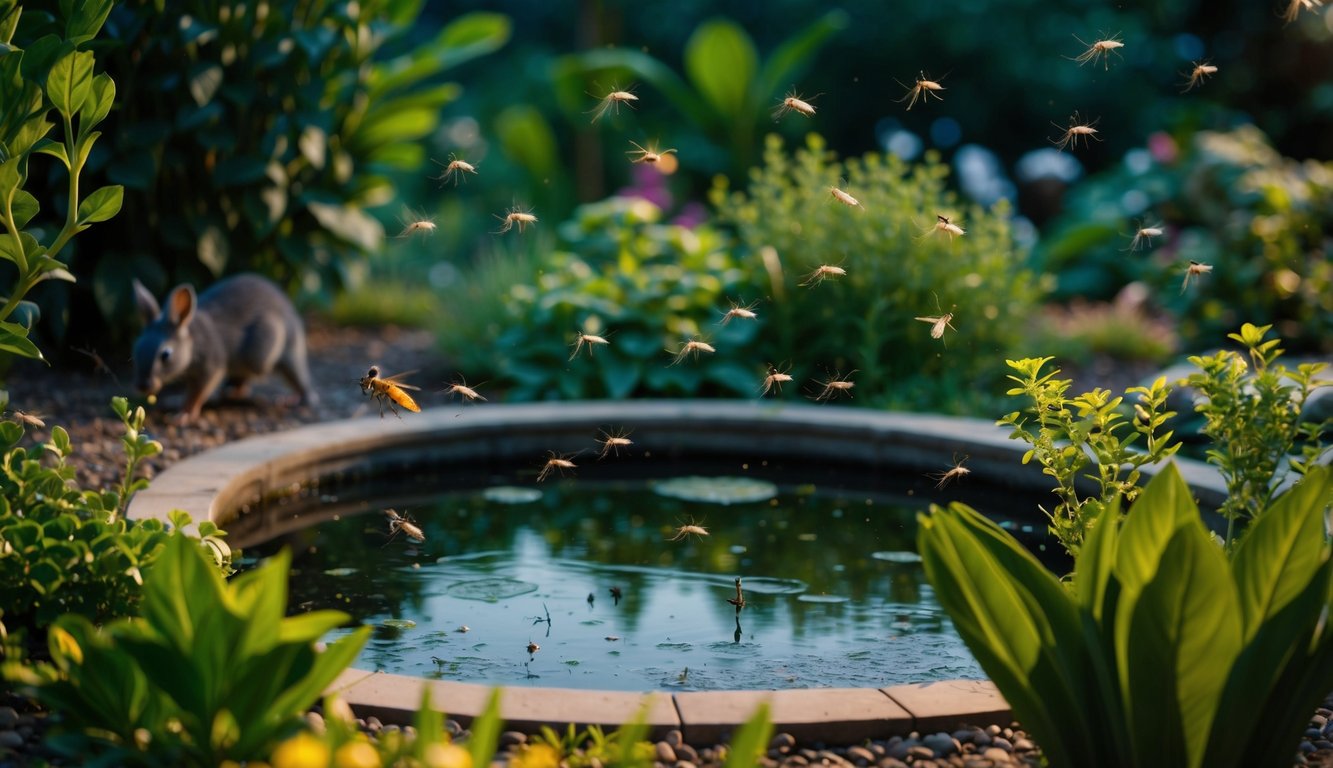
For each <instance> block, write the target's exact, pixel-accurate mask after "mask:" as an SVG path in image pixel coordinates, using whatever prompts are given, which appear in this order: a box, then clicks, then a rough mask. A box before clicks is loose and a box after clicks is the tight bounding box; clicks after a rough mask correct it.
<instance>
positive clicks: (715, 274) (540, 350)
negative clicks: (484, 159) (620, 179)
mask: <svg viewBox="0 0 1333 768" xmlns="http://www.w3.org/2000/svg"><path fill="white" fill-rule="evenodd" d="M661 216H662V212H661V210H660V209H659V208H658V207H657V206H655V205H653V204H652V203H649V202H647V201H645V200H639V199H631V198H611V199H609V200H605V201H603V202H600V203H593V204H589V205H585V206H583V207H581V208H580V209H579V210H578V211H577V213H576V214H575V217H574V219H573V220H572V221H570V222H567V223H565V224H564V225H562V226H561V227H560V238H561V243H560V247H559V248H557V249H553V250H547V249H543V250H542V251H541V252H540V253H538V254H537V255H536V256H535V257H533V256H522V255H520V256H517V257H509V258H503V257H501V258H498V259H496V260H493V261H491V262H483V263H482V264H481V266H480V271H481V273H480V274H474V275H472V276H468V277H465V278H464V279H461V280H459V281H458V283H457V284H456V287H455V288H454V289H453V291H454V292H453V295H451V294H448V293H446V295H445V297H444V304H445V305H446V306H450V307H452V308H453V309H454V314H455V315H457V316H458V317H459V319H460V321H461V322H462V324H450V325H446V326H445V327H444V328H442V329H441V343H442V345H443V346H444V349H445V351H446V352H447V353H448V354H451V355H453V356H454V357H455V358H456V360H457V363H458V365H459V367H460V368H462V369H463V370H465V371H468V375H469V378H471V379H472V380H474V381H475V380H477V379H481V378H486V377H491V378H492V379H493V380H494V382H495V383H497V384H499V385H500V386H506V387H510V388H511V389H510V392H509V397H510V398H511V399H514V400H546V399H557V398H570V399H573V398H592V397H610V398H624V397H629V396H631V395H669V396H679V395H707V394H717V393H727V394H753V393H755V392H756V391H757V389H756V388H757V386H758V384H759V382H760V381H761V380H762V378H763V372H762V371H763V368H762V363H763V360H762V359H760V358H755V357H754V356H753V355H751V354H749V353H748V352H745V353H743V356H738V353H737V348H739V347H743V346H744V345H746V344H747V343H748V342H749V341H750V340H752V339H753V338H754V335H755V333H756V330H757V328H756V326H755V325H754V324H746V323H745V322H740V321H737V322H731V323H728V324H727V325H725V326H723V325H719V322H718V321H719V320H721V318H722V313H723V311H725V310H726V308H727V299H728V297H734V296H738V295H739V291H740V290H741V288H740V286H741V284H742V283H743V282H744V280H745V277H746V275H745V273H744V271H743V270H742V269H741V266H740V264H738V263H737V261H736V260H735V258H734V257H733V256H732V255H731V254H730V253H729V252H728V251H727V250H726V249H725V241H724V240H723V238H722V236H721V235H720V234H719V233H717V232H716V231H715V230H713V229H711V228H710V227H707V226H699V227H696V228H694V229H689V228H686V227H684V226H680V225H675V224H664V223H661ZM477 286H486V289H485V290H482V291H477V290H476V287H477ZM455 297H457V298H455ZM479 303H484V305H485V306H483V307H481V308H479V309H477V310H469V308H470V307H476V306H478V304H479ZM464 318H466V319H464ZM584 333H586V334H592V335H598V336H602V337H604V338H606V339H607V341H608V343H607V344H605V345H601V344H599V345H596V346H595V347H594V346H591V345H585V346H584V347H583V348H581V349H578V350H576V349H575V345H576V343H577V337H578V336H579V335H580V334H584ZM691 338H704V339H706V340H708V341H709V342H710V343H711V344H712V345H713V346H714V347H715V348H716V349H717V353H716V354H712V355H708V354H704V355H702V356H701V357H700V358H699V359H698V360H693V359H691V360H687V361H682V363H681V364H679V365H670V363H671V362H672V357H671V354H670V353H671V352H674V351H676V350H678V349H679V348H680V347H682V346H683V345H684V344H685V343H686V341H687V340H688V339H691ZM574 352H576V354H571V353H574Z"/></svg>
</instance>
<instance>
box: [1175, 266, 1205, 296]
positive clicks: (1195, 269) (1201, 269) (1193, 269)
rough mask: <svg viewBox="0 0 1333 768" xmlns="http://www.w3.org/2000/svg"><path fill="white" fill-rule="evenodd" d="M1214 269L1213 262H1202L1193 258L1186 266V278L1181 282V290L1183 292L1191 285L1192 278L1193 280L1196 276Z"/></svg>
mask: <svg viewBox="0 0 1333 768" xmlns="http://www.w3.org/2000/svg"><path fill="white" fill-rule="evenodd" d="M1212 271H1213V265H1212V264H1200V263H1199V262H1197V261H1194V260H1193V259H1191V260H1190V265H1189V266H1188V267H1186V268H1185V280H1184V282H1182V283H1181V284H1180V292H1181V293H1182V294H1183V293H1184V292H1185V290H1186V289H1187V288H1189V287H1190V280H1193V279H1194V278H1196V277H1202V276H1204V275H1206V274H1208V273H1209V272H1212Z"/></svg>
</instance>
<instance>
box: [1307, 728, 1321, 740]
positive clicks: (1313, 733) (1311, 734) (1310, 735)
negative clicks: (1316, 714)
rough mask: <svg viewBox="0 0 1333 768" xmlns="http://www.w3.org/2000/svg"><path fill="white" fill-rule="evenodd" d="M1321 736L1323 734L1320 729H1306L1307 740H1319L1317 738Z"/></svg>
mask: <svg viewBox="0 0 1333 768" xmlns="http://www.w3.org/2000/svg"><path fill="white" fill-rule="evenodd" d="M1320 735H1321V732H1320V730H1319V729H1318V728H1306V729H1305V738H1307V739H1317V738H1319V737H1320Z"/></svg>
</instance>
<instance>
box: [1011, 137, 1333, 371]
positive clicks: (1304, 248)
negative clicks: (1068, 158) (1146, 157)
mask: <svg viewBox="0 0 1333 768" xmlns="http://www.w3.org/2000/svg"><path fill="white" fill-rule="evenodd" d="M1162 139H1164V140H1167V141H1169V139H1165V137H1162ZM1183 141H1185V142H1186V144H1185V146H1184V147H1183V149H1182V151H1181V155H1180V157H1179V158H1177V159H1173V160H1171V161H1166V162H1162V161H1147V165H1146V166H1144V167H1142V168H1140V167H1137V166H1135V165H1134V164H1131V163H1124V164H1121V165H1117V166H1115V167H1114V168H1113V169H1111V170H1108V171H1105V172H1103V173H1101V174H1098V175H1096V176H1093V177H1091V178H1089V179H1087V180H1085V181H1083V182H1081V183H1080V184H1078V185H1077V186H1075V187H1074V188H1073V189H1071V190H1070V193H1069V195H1068V196H1067V198H1066V202H1065V208H1066V213H1065V214H1064V215H1063V216H1062V217H1061V218H1060V219H1058V220H1057V221H1056V222H1055V223H1054V224H1053V225H1052V226H1051V227H1050V228H1049V230H1050V231H1049V234H1048V235H1047V236H1046V237H1044V238H1042V242H1041V245H1040V246H1039V247H1038V250H1037V254H1036V256H1037V258H1038V261H1039V262H1040V263H1042V264H1043V267H1044V268H1045V269H1046V270H1047V271H1049V272H1051V273H1054V274H1057V275H1058V277H1059V280H1058V290H1057V295H1059V296H1072V295H1083V296H1090V297H1102V298H1109V296H1110V295H1111V294H1112V293H1114V292H1115V291H1117V290H1119V288H1120V287H1121V286H1123V285H1125V284H1127V283H1129V282H1131V281H1135V280H1139V281H1143V282H1145V283H1147V284H1148V285H1150V286H1152V287H1153V289H1154V295H1155V296H1156V297H1157V300H1158V301H1159V302H1160V303H1161V304H1163V305H1164V306H1165V307H1166V308H1167V309H1168V310H1169V311H1170V312H1171V313H1172V314H1173V315H1175V316H1176V317H1177V318H1178V319H1179V326H1180V334H1181V336H1182V338H1183V339H1184V340H1185V343H1186V345H1187V346H1189V347H1192V348H1196V349H1197V348H1198V347H1200V346H1206V345H1207V344H1208V343H1209V341H1208V340H1210V339H1214V338H1217V337H1218V336H1220V335H1221V334H1222V333H1223V332H1224V331H1226V330H1227V329H1230V328H1235V327H1236V326H1237V325H1238V324H1239V323H1240V318H1248V319H1251V320H1253V321H1254V322H1257V323H1265V324H1272V325H1275V326H1276V327H1277V329H1278V332H1279V333H1280V334H1281V335H1282V336H1283V338H1285V339H1287V340H1288V344H1289V345H1290V346H1291V347H1293V348H1295V349H1298V350H1322V351H1325V352H1327V351H1329V350H1330V349H1333V346H1330V345H1331V344H1333V342H1331V341H1330V340H1331V339H1333V254H1330V251H1329V242H1330V240H1329V232H1330V231H1333V163H1331V162H1323V163H1321V162H1318V161H1314V160H1305V161H1297V160H1294V159H1291V158H1285V157H1282V156H1281V155H1280V154H1278V152H1277V151H1276V150H1274V149H1273V147H1272V146H1271V145H1270V144H1269V142H1268V139H1267V137H1265V136H1264V135H1263V134H1262V133H1261V132H1260V131H1259V130H1258V129H1257V128H1255V127H1254V126H1248V125H1247V126H1242V127H1240V128H1236V129H1234V130H1232V131H1229V132H1226V133H1217V132H1212V131H1200V132H1198V133H1195V134H1191V135H1189V136H1188V137H1184V138H1183ZM1125 190H1135V192H1136V194H1134V195H1127V194H1125ZM1136 217H1137V218H1136ZM1137 221H1141V222H1143V224H1144V225H1152V224H1157V223H1159V222H1160V223H1162V224H1163V225H1164V226H1163V228H1164V230H1165V233H1164V237H1163V238H1157V239H1155V242H1154V244H1153V246H1151V248H1150V249H1146V248H1145V249H1143V250H1140V251H1136V252H1129V253H1127V252H1126V250H1127V248H1128V247H1129V245H1130V237H1129V235H1131V234H1133V232H1134V231H1135V229H1136V227H1137V226H1138V224H1137V223H1135V222H1137ZM1191 260H1193V261H1197V262H1200V263H1203V264H1209V265H1212V267H1213V270H1212V272H1211V273H1209V274H1207V275H1204V276H1202V277H1201V278H1200V279H1199V281H1198V282H1197V283H1195V284H1192V285H1191V286H1190V288H1189V290H1187V291H1183V292H1182V291H1181V283H1182V280H1183V278H1184V273H1185V267H1186V266H1187V265H1188V263H1189V262H1190V261H1191Z"/></svg>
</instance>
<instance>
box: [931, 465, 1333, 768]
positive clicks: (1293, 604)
mask: <svg viewBox="0 0 1333 768" xmlns="http://www.w3.org/2000/svg"><path fill="white" fill-rule="evenodd" d="M1330 503H1333V472H1331V471H1330V469H1329V468H1328V467H1316V468H1312V469H1311V470H1310V471H1309V472H1308V473H1307V474H1306V476H1305V477H1304V479H1303V480H1302V481H1301V482H1299V483H1298V484H1297V485H1295V486H1294V487H1293V488H1291V489H1290V490H1288V491H1287V492H1285V493H1283V494H1281V495H1280V496H1279V497H1278V498H1277V499H1276V500H1275V502H1274V503H1273V505H1272V507H1271V508H1270V509H1269V511H1268V512H1267V513H1266V514H1265V515H1263V516H1261V517H1259V518H1257V519H1255V520H1254V522H1253V524H1252V525H1251V526H1250V527H1249V529H1248V531H1247V532H1246V535H1245V536H1244V538H1243V539H1242V540H1241V541H1240V543H1239V545H1238V546H1237V547H1235V549H1234V550H1233V551H1232V552H1231V553H1230V556H1229V557H1228V554H1227V553H1226V552H1225V551H1224V550H1223V549H1222V548H1221V547H1220V546H1219V545H1218V544H1217V543H1216V542H1215V541H1214V539H1213V538H1212V537H1211V535H1210V534H1209V532H1208V530H1207V529H1206V528H1205V527H1204V525H1203V523H1202V521H1201V520H1200V517H1199V512H1198V509H1197V508H1196V507H1195V505H1194V502H1193V500H1192V498H1191V495H1190V489H1189V487H1188V486H1186V485H1185V482H1184V481H1183V480H1182V479H1181V477H1180V474H1179V472H1178V471H1177V470H1176V469H1175V467H1174V465H1168V466H1167V468H1166V469H1165V470H1164V471H1163V472H1162V473H1161V474H1159V475H1157V476H1156V477H1154V478H1153V479H1152V481H1151V482H1149V483H1148V486H1147V487H1146V488H1145V489H1144V490H1143V493H1142V494H1141V495H1140V496H1139V498H1138V500H1137V501H1136V502H1135V503H1134V506H1133V508H1132V509H1131V510H1130V512H1129V513H1128V514H1127V515H1122V514H1121V512H1120V505H1119V502H1118V501H1114V500H1113V501H1112V502H1111V503H1110V504H1109V505H1107V506H1106V507H1105V508H1104V509H1102V511H1101V512H1100V513H1099V518H1098V520H1097V522H1096V524H1095V525H1093V526H1091V527H1090V530H1089V533H1088V538H1087V541H1086V543H1085V545H1084V546H1083V547H1082V548H1081V549H1080V550H1079V554H1078V556H1077V558H1076V563H1075V567H1074V573H1073V577H1072V582H1073V583H1072V586H1071V585H1065V584H1062V583H1061V582H1060V580H1059V579H1057V578H1056V577H1055V576H1054V575H1053V574H1051V573H1050V572H1049V571H1047V570H1046V569H1045V568H1044V567H1043V566H1042V564H1041V563H1040V562H1038V561H1037V560H1036V559H1035V558H1034V557H1033V556H1032V555H1031V554H1030V553H1029V552H1027V551H1026V550H1025V549H1024V548H1023V547H1022V546H1021V545H1020V544H1019V543H1018V542H1017V541H1016V540H1014V538H1013V537H1012V536H1011V535H1010V534H1009V533H1007V532H1005V531H1004V530H1003V529H1001V528H1000V527H999V526H998V525H996V524H995V523H994V522H992V521H990V520H989V519H987V518H985V517H983V516H982V515H980V514H978V513H977V512H975V511H974V510H972V509H970V508H968V507H966V506H964V505H961V504H954V505H951V506H950V507H949V508H948V509H939V508H935V509H933V510H932V512H931V514H930V515H923V516H922V517H921V529H920V533H919V549H920V552H921V556H922V559H923V563H924V566H925V570H926V574H927V577H928V578H929V579H930V582H931V584H932V585H933V586H934V588H935V591H936V594H938V595H939V597H940V602H941V603H942V604H943V605H944V607H945V609H946V610H947V611H948V613H949V616H950V618H951V619H952V620H953V622H954V625H955V626H956V627H957V628H958V631H959V634H960V635H962V637H963V639H964V640H965V641H966V642H967V645H968V647H969V648H970V649H971V650H972V652H973V654H974V655H975V656H976V657H977V660H978V662H979V663H980V664H981V667H982V669H984V670H985V671H986V674H987V675H988V676H989V677H990V678H991V679H992V680H993V681H994V682H995V684H996V685H997V686H998V687H999V689H1000V693H1001V694H1003V695H1004V697H1005V699H1006V700H1007V701H1008V702H1009V703H1010V705H1011V706H1012V707H1013V711H1014V716H1015V717H1016V718H1018V719H1019V720H1021V721H1022V722H1023V724H1024V725H1025V726H1026V727H1027V728H1028V729H1029V730H1030V731H1031V733H1032V734H1033V735H1034V736H1035V737H1036V739H1037V740H1038V741H1039V742H1040V743H1041V745H1042V751H1043V753H1044V754H1045V755H1046V756H1047V758H1048V759H1049V760H1050V762H1051V764H1052V765H1080V766H1190V767H1193V766H1205V765H1206V766H1210V768H1226V766H1286V765H1289V764H1290V763H1291V755H1292V754H1293V752H1294V750H1295V747H1296V744H1297V742H1298V741H1299V739H1300V734H1301V731H1302V729H1303V728H1304V723H1305V721H1306V718H1307V716H1308V714H1309V712H1310V711H1311V710H1312V709H1313V708H1314V707H1315V706H1316V705H1317V704H1318V702H1319V701H1320V700H1322V698H1323V697H1324V696H1325V695H1326V694H1327V693H1328V691H1329V690H1330V689H1333V629H1331V628H1330V627H1329V625H1328V623H1327V621H1326V617H1327V615H1328V613H1329V610H1330V608H1331V607H1333V605H1330V603H1331V602H1333V599H1331V598H1330V595H1333V591H1330V590H1331V588H1333V561H1331V560H1330V549H1329V544H1328V540H1327V538H1326V536H1325V534H1324V514H1325V510H1326V509H1327V508H1328V506H1329V504H1330Z"/></svg>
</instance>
